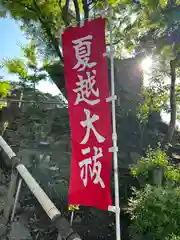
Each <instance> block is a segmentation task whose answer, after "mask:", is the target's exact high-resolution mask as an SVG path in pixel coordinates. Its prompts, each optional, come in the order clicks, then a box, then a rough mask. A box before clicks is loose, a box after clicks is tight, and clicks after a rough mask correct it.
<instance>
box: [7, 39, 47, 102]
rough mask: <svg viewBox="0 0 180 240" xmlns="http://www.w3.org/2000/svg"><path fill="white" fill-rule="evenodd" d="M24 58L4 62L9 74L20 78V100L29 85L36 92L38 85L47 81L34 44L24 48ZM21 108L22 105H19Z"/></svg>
mask: <svg viewBox="0 0 180 240" xmlns="http://www.w3.org/2000/svg"><path fill="white" fill-rule="evenodd" d="M22 51H23V55H24V56H23V58H16V57H14V58H12V59H5V60H4V61H3V62H2V65H3V67H5V68H6V69H7V70H8V72H9V73H11V74H15V75H16V76H17V77H18V80H19V83H18V85H19V86H21V89H22V92H21V96H20V100H22V98H23V91H24V88H25V87H26V86H27V85H30V86H33V88H34V92H35V91H36V84H37V83H39V82H40V81H42V80H46V79H47V74H46V72H45V69H44V66H43V67H38V56H37V53H36V47H35V45H34V43H33V42H31V43H30V44H29V45H27V46H25V47H24V46H23V47H22ZM19 106H21V104H19Z"/></svg>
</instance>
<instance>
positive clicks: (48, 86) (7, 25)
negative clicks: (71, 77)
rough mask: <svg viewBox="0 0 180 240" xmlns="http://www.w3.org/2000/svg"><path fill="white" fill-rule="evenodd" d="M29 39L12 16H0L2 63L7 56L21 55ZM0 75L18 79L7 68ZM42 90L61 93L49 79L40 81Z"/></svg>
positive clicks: (0, 58)
mask: <svg viewBox="0 0 180 240" xmlns="http://www.w3.org/2000/svg"><path fill="white" fill-rule="evenodd" d="M27 43H28V40H27V39H26V37H25V35H24V34H23V32H21V30H20V27H19V24H18V23H17V22H15V21H14V20H13V19H11V18H5V19H3V18H0V63H1V61H2V60H3V59H5V58H12V57H21V56H22V52H21V49H20V47H19V46H20V45H26V44H27ZM0 76H3V77H4V79H5V80H16V79H17V77H16V76H15V75H12V74H11V75H10V74H8V72H7V71H6V70H5V69H0ZM37 88H38V89H39V90H40V91H42V92H48V93H51V94H52V95H57V94H59V93H60V92H59V90H58V88H57V87H56V85H55V84H52V83H49V82H48V81H42V82H40V84H39V86H38V87H37Z"/></svg>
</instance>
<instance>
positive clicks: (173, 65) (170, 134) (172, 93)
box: [165, 60, 176, 145]
mask: <svg viewBox="0 0 180 240" xmlns="http://www.w3.org/2000/svg"><path fill="white" fill-rule="evenodd" d="M170 71H171V86H170V109H171V114H170V123H169V127H168V132H167V134H166V136H165V145H167V144H168V143H170V142H171V141H172V138H173V134H174V130H175V124H176V99H175V84H176V60H171V61H170Z"/></svg>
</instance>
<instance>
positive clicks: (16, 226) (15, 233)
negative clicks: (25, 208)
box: [9, 219, 32, 240]
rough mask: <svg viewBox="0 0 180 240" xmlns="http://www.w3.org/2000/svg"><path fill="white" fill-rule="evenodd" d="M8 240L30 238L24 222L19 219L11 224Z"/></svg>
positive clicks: (29, 239)
mask: <svg viewBox="0 0 180 240" xmlns="http://www.w3.org/2000/svg"><path fill="white" fill-rule="evenodd" d="M9 239H10V240H32V236H31V234H30V232H29V229H28V228H27V227H26V226H25V222H24V221H23V220H22V219H20V220H19V221H17V222H13V223H12V224H11V230H10V233H9Z"/></svg>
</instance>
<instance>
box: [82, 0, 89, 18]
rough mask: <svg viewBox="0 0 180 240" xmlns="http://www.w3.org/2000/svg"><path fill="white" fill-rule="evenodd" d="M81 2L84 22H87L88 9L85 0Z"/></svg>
mask: <svg viewBox="0 0 180 240" xmlns="http://www.w3.org/2000/svg"><path fill="white" fill-rule="evenodd" d="M82 1H83V9H84V22H85V23H86V22H88V18H89V7H88V3H87V0H82Z"/></svg>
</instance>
